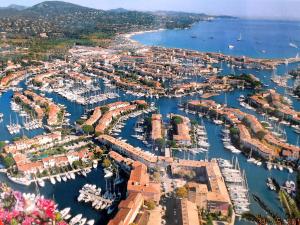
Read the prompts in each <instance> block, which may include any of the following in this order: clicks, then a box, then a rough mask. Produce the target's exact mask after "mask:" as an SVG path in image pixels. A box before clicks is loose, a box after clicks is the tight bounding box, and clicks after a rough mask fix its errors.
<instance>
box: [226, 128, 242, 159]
mask: <svg viewBox="0 0 300 225" xmlns="http://www.w3.org/2000/svg"><path fill="white" fill-rule="evenodd" d="M222 135H223V137H222V141H223V144H224V148H226V149H228V150H230V151H231V152H232V153H234V154H240V153H241V150H239V149H237V148H236V147H235V146H234V145H233V144H232V143H231V138H230V131H229V130H228V129H226V128H225V129H223V130H222Z"/></svg>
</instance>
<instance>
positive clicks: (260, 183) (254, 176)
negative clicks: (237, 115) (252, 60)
mask: <svg viewBox="0 0 300 225" xmlns="http://www.w3.org/2000/svg"><path fill="white" fill-rule="evenodd" d="M240 34H242V41H237V38H238V37H239V35H240ZM191 36H196V38H192V37H191ZM133 38H134V39H135V40H137V41H140V42H141V43H143V44H147V45H160V46H165V47H176V48H186V49H193V50H200V51H210V52H218V51H221V52H222V53H225V54H231V55H247V56H251V57H266V58H286V57H293V56H295V55H296V54H297V52H298V49H296V48H293V47H290V46H289V43H290V42H292V43H294V44H296V45H298V44H299V46H300V42H299V40H300V26H299V24H298V23H297V22H278V21H257V20H216V21H213V22H201V23H198V24H195V25H194V26H193V27H192V28H191V29H187V30H167V31H162V32H153V33H145V34H141V35H136V36H134V37H133ZM229 44H231V45H234V46H235V48H234V49H233V50H229V49H228V45H229ZM261 50H265V51H266V52H265V53H262V52H261ZM297 66H298V64H289V65H288V66H285V65H281V66H279V67H278V68H277V72H278V74H284V73H286V72H287V71H288V70H290V69H292V68H295V67H297ZM228 73H234V74H241V73H252V74H255V75H256V76H257V77H258V78H260V79H261V81H262V82H263V83H265V84H268V85H269V88H275V89H276V90H277V91H278V92H280V93H284V89H283V88H281V87H278V86H277V85H276V84H274V83H272V82H271V80H270V77H271V73H272V72H271V71H257V70H238V69H236V70H232V69H231V68H229V67H227V66H226V65H224V66H223V72H222V74H228ZM195 79H197V78H195ZM20 86H22V87H25V85H24V83H23V82H22V83H21V85H20ZM249 93H251V90H244V91H242V90H235V91H233V92H228V93H226V97H225V94H224V93H223V94H221V95H219V96H215V97H212V99H213V100H215V101H217V102H219V103H224V102H225V99H227V104H228V105H229V106H231V107H239V102H238V101H237V98H238V97H239V96H240V94H243V95H247V94H249ZM46 95H47V96H48V97H51V98H52V99H53V101H54V102H57V103H61V104H64V105H66V107H67V111H68V112H69V113H71V116H70V119H71V122H72V123H73V122H74V121H76V119H78V118H80V116H81V115H82V114H83V112H84V107H82V106H79V105H77V104H75V103H73V102H69V101H68V100H66V99H64V98H62V97H60V96H59V95H57V94H55V93H51V94H46ZM120 95H121V97H120V98H119V99H118V100H123V101H130V100H133V99H135V98H134V97H132V96H130V95H126V94H125V93H124V92H122V91H120ZM11 97H12V92H11V91H8V92H6V93H4V94H3V95H2V96H1V97H0V112H2V113H4V118H5V121H4V122H3V123H2V124H0V140H11V139H12V138H13V137H14V136H11V135H10V134H9V133H8V132H7V129H6V127H5V125H6V124H8V123H9V117H10V115H12V117H13V119H14V118H16V115H15V114H14V113H13V112H12V111H11V109H10V106H9V102H10V100H11ZM199 98H200V96H193V97H191V96H188V97H184V98H182V99H181V100H179V99H174V98H172V99H169V98H161V99H158V100H151V101H155V103H156V106H157V107H158V109H159V111H160V113H162V114H163V116H164V120H165V121H166V122H167V121H168V119H167V114H169V113H178V114H183V115H186V114H185V112H183V111H180V110H179V109H178V107H177V105H178V103H179V102H180V101H181V102H185V101H187V100H191V99H199ZM292 100H293V106H294V108H295V109H296V110H298V111H300V102H299V100H296V99H292ZM111 101H114V100H110V101H109V102H111ZM106 103H107V102H102V103H101V104H99V105H104V104H106ZM242 110H243V111H245V112H248V113H251V114H253V115H256V116H258V117H259V118H261V116H260V115H258V114H257V113H255V112H254V111H251V110H247V109H244V108H242ZM187 116H189V117H190V118H191V119H196V120H198V121H200V119H199V118H198V117H197V116H194V115H190V114H189V115H187ZM136 120H137V118H130V119H129V120H128V121H127V123H126V126H125V127H124V128H123V130H122V132H121V134H120V136H121V137H122V138H124V139H127V140H128V143H130V144H132V145H133V146H139V147H141V148H143V149H144V150H146V151H152V149H147V148H146V146H145V145H143V143H142V142H141V141H139V140H136V139H134V138H132V137H131V135H132V134H134V130H133V127H134V124H135V123H136ZM204 123H205V126H206V128H207V131H208V139H209V142H210V144H211V147H210V150H209V153H208V157H209V158H225V159H232V157H233V154H232V153H231V152H229V151H227V150H226V149H224V146H223V144H222V141H221V139H220V134H221V129H222V128H221V127H220V126H217V125H215V124H213V123H211V122H210V121H208V120H206V119H204ZM285 129H286V132H287V136H288V142H289V143H292V144H297V138H298V135H297V134H296V133H294V132H293V131H292V129H291V128H290V127H285ZM43 132H45V131H44V130H42V129H40V130H37V131H33V132H28V133H26V134H25V135H28V136H34V135H36V134H40V133H43ZM176 156H177V157H180V158H190V159H195V160H199V159H204V157H205V155H203V154H199V155H196V156H193V155H189V154H188V153H184V152H179V153H178V154H177V155H176ZM237 157H238V159H239V162H240V167H241V168H242V169H243V170H245V172H246V176H247V178H248V179H247V180H248V184H249V191H250V199H251V206H250V208H251V211H252V212H254V213H259V214H263V213H264V212H263V211H262V209H261V208H260V207H259V206H258V205H257V203H255V202H254V200H253V198H252V197H251V194H252V193H255V194H257V195H258V196H259V197H260V198H261V199H263V200H264V201H265V202H266V204H267V205H268V206H270V207H271V209H272V210H273V211H274V212H276V213H278V214H280V215H282V216H283V211H282V208H281V207H280V202H279V201H278V199H277V196H276V194H275V193H274V192H271V191H269V190H268V188H267V186H266V184H265V181H266V179H267V177H269V176H273V177H275V178H276V179H277V180H278V181H279V183H281V184H282V183H283V182H284V181H286V180H287V179H294V178H295V174H289V173H288V172H287V171H286V170H284V171H279V170H272V171H268V170H266V168H265V167H263V166H261V167H258V166H255V165H253V164H249V163H247V161H246V157H245V156H244V155H242V154H241V155H238V156H237ZM0 181H1V182H7V183H9V184H10V185H12V186H13V187H14V188H15V189H18V190H21V191H23V192H35V187H34V185H31V186H30V187H23V186H21V185H15V184H13V183H11V182H10V181H9V180H8V179H7V178H6V176H5V175H3V174H0ZM87 182H89V183H95V184H97V185H99V186H101V187H102V188H105V179H104V178H103V171H102V169H101V166H99V168H98V169H97V170H95V171H93V172H92V173H91V174H90V175H89V176H88V177H87V178H84V177H78V178H77V179H76V180H75V181H69V182H68V183H60V184H56V185H55V186H53V185H51V184H50V183H49V182H48V183H47V185H46V187H45V188H42V189H41V190H40V191H41V193H42V194H44V195H45V196H47V197H50V198H52V197H54V198H55V200H56V201H57V203H58V205H59V207H60V208H61V209H62V208H64V207H67V206H71V207H72V211H73V213H74V214H77V213H83V214H84V216H85V217H88V218H94V219H96V221H98V224H99V225H100V224H101V225H102V224H106V222H107V217H106V215H105V213H104V214H103V213H98V212H96V211H94V210H93V209H91V207H90V206H87V205H82V204H79V203H77V202H76V198H77V196H78V190H79V189H80V187H81V186H82V185H83V184H84V183H87ZM65 193H66V194H65ZM236 224H249V222H247V221H239V220H237V221H236Z"/></svg>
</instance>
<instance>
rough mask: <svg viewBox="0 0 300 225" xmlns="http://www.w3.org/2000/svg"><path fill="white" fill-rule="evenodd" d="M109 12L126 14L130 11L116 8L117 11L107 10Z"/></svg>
mask: <svg viewBox="0 0 300 225" xmlns="http://www.w3.org/2000/svg"><path fill="white" fill-rule="evenodd" d="M108 11H109V12H115V13H124V12H128V11H130V10H127V9H124V8H117V9H111V10H108Z"/></svg>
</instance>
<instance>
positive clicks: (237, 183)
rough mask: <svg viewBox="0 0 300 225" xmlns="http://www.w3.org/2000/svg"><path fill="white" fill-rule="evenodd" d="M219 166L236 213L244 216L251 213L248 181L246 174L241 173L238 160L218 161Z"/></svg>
mask: <svg viewBox="0 0 300 225" xmlns="http://www.w3.org/2000/svg"><path fill="white" fill-rule="evenodd" d="M218 164H219V166H220V169H221V173H222V175H223V177H224V180H225V183H226V186H227V189H228V192H229V195H230V199H231V201H232V203H233V206H234V210H235V213H236V214H237V215H242V214H243V213H245V212H248V211H250V209H249V206H250V202H249V196H248V184H247V179H246V176H245V172H241V170H240V168H239V164H238V159H237V158H235V159H234V157H233V158H232V161H231V162H230V161H229V160H226V159H218Z"/></svg>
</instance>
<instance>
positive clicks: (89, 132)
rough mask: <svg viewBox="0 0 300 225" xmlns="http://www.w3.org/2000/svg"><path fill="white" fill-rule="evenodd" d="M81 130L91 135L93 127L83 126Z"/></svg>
mask: <svg viewBox="0 0 300 225" xmlns="http://www.w3.org/2000/svg"><path fill="white" fill-rule="evenodd" d="M82 130H83V132H84V133H86V134H92V133H94V131H95V129H94V127H93V126H91V125H83V127H82Z"/></svg>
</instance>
